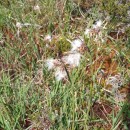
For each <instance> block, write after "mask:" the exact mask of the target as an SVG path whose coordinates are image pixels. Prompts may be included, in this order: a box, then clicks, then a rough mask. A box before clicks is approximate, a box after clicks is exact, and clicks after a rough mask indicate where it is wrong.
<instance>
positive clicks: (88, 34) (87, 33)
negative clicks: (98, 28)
mask: <svg viewBox="0 0 130 130" xmlns="http://www.w3.org/2000/svg"><path fill="white" fill-rule="evenodd" d="M90 31H91V30H90V29H88V28H86V29H85V32H84V35H86V36H87V37H89V36H90Z"/></svg>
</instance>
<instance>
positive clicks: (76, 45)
mask: <svg viewBox="0 0 130 130" xmlns="http://www.w3.org/2000/svg"><path fill="white" fill-rule="evenodd" d="M82 44H83V41H82V40H81V39H75V40H74V41H72V43H71V46H72V49H71V51H76V50H78V48H79V47H81V46H82Z"/></svg>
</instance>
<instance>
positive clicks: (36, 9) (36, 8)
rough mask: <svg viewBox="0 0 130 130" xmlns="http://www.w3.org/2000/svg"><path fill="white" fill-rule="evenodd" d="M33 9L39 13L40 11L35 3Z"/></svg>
mask: <svg viewBox="0 0 130 130" xmlns="http://www.w3.org/2000/svg"><path fill="white" fill-rule="evenodd" d="M33 9H34V10H35V11H38V12H39V13H40V12H41V11H40V6H39V5H35V6H34V7H33Z"/></svg>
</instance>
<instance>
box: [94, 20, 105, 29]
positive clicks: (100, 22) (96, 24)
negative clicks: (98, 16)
mask: <svg viewBox="0 0 130 130" xmlns="http://www.w3.org/2000/svg"><path fill="white" fill-rule="evenodd" d="M102 24H103V22H102V20H98V21H97V22H96V23H95V24H94V25H93V28H100V27H101V26H102Z"/></svg>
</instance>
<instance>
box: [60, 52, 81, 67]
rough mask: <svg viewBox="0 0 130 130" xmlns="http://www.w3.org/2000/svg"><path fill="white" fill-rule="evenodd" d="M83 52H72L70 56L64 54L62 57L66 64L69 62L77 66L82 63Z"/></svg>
mask: <svg viewBox="0 0 130 130" xmlns="http://www.w3.org/2000/svg"><path fill="white" fill-rule="evenodd" d="M80 59H81V54H80V53H72V54H69V55H68V56H64V57H63V58H62V60H63V62H64V63H65V64H68V65H70V66H72V67H77V66H79V64H80Z"/></svg>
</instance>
